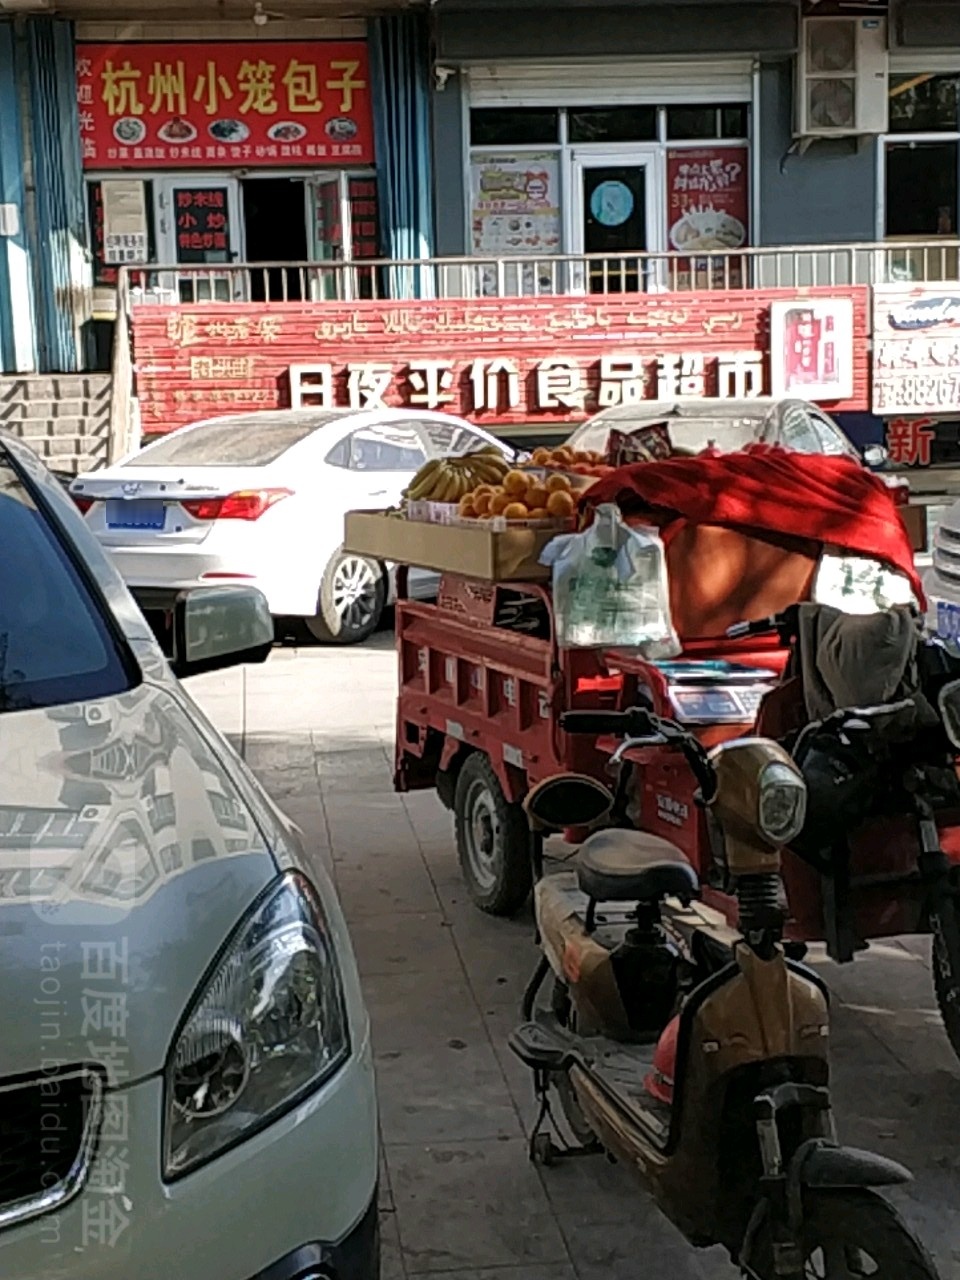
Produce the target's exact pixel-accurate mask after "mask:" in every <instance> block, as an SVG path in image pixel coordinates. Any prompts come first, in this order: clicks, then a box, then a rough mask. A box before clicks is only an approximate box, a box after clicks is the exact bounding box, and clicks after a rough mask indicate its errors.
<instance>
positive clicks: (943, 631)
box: [936, 600, 960, 640]
mask: <svg viewBox="0 0 960 1280" xmlns="http://www.w3.org/2000/svg"><path fill="white" fill-rule="evenodd" d="M936 604H937V635H938V636H942V638H943V639H944V640H960V605H958V604H950V603H949V602H948V601H946V600H938V601H937V602H936Z"/></svg>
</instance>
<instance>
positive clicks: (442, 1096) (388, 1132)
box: [374, 1035, 521, 1144]
mask: <svg viewBox="0 0 960 1280" xmlns="http://www.w3.org/2000/svg"><path fill="white" fill-rule="evenodd" d="M377 1044H378V1041H377V1037H376V1035H374V1046H375V1062H376V1067H377V1094H378V1097H379V1100H380V1123H381V1127H382V1129H383V1134H384V1138H385V1140H386V1141H387V1143H391V1144H392V1143H404V1144H410V1143H436V1142H479V1141H481V1140H483V1139H489V1138H516V1137H519V1136H520V1135H521V1129H520V1121H519V1119H518V1116H517V1113H516V1111H515V1109H514V1107H513V1104H512V1102H511V1100H510V1097H509V1095H508V1093H507V1091H506V1088H505V1085H504V1080H503V1074H502V1072H501V1070H500V1066H499V1063H498V1062H497V1059H496V1056H495V1055H494V1053H493V1050H492V1049H490V1048H489V1046H487V1045H477V1044H476V1043H472V1044H471V1043H468V1042H467V1041H464V1040H461V1039H458V1038H456V1037H453V1038H452V1039H451V1040H449V1041H447V1042H446V1043H444V1044H431V1045H429V1046H426V1047H423V1048H420V1049H391V1050H383V1051H381V1050H380V1049H378V1048H377V1047H376V1046H377ZM460 1046H462V1047H460Z"/></svg>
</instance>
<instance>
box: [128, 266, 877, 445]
mask: <svg viewBox="0 0 960 1280" xmlns="http://www.w3.org/2000/svg"><path fill="white" fill-rule="evenodd" d="M829 296H830V297H831V298H832V297H834V296H835V295H834V294H833V293H832V292H831V293H830V294H829ZM845 296H847V297H849V298H850V299H852V302H853V314H854V323H855V326H856V332H857V334H858V335H859V337H860V341H859V342H858V343H857V345H856V351H855V354H854V357H853V372H854V385H853V391H852V394H851V396H850V397H849V398H848V400H847V401H845V402H843V403H841V404H839V405H837V404H834V405H833V406H832V407H834V408H847V409H863V408H865V407H866V403H867V354H866V343H865V341H863V338H864V335H865V332H866V315H867V303H866V290H865V289H851V290H849V291H846V295H845ZM817 297H818V294H817V291H815V290H814V291H811V294H810V298H813V299H816V298H817ZM778 301H787V302H795V301H796V298H795V295H793V294H789V293H788V294H785V293H784V291H782V290H769V291H766V292H756V293H742V292H730V293H719V292H711V293H703V294H685V295H682V296H677V297H675V298H667V297H665V296H663V295H643V294H641V295H634V296H633V297H630V296H627V295H618V296H617V297H606V298H597V299H596V300H595V301H594V300H592V299H583V298H558V299H549V298H513V299H480V300H478V301H476V302H467V301H460V300H453V301H448V302H358V303H353V304H348V303H333V302H330V303H323V302H321V303H316V304H310V303H287V304H279V303H274V304H272V305H271V306H270V308H269V310H268V309H267V308H265V307H264V306H263V305H262V304H255V303H236V304H228V303H224V304H216V303H209V304H201V305H199V306H179V307H154V306H137V307H135V309H134V315H133V328H134V358H135V360H136V362H137V368H138V380H137V381H138V388H139V393H140V408H141V418H142V421H143V429H144V431H145V432H155V431H164V430H170V429H171V428H173V427H175V426H180V425H183V424H184V423H187V422H190V421H193V420H195V419H197V418H199V417H202V416H204V415H205V414H215V413H218V412H221V413H225V412H228V411H231V410H234V411H235V410H237V409H239V408H243V407H246V408H258V407H265V406H268V405H272V406H277V407H279V406H282V405H284V404H289V403H290V385H291V368H293V369H294V370H295V374H294V379H293V380H294V381H295V382H296V384H297V385H298V386H299V387H300V388H301V390H302V398H303V403H307V404H316V405H328V406H341V405H342V406H354V407H357V408H375V407H377V406H381V405H388V406H397V407H408V408H423V409H444V410H448V411H449V412H451V413H457V414H461V415H463V416H467V417H470V418H472V419H474V420H476V421H477V422H479V423H482V424H485V425H490V426H494V427H498V426H499V427H503V426H509V425H511V424H519V423H538V422H540V423H543V424H545V425H549V424H550V423H564V422H569V423H575V422H579V421H582V420H583V419H584V418H586V417H588V416H589V415H590V414H592V413H595V412H596V411H597V410H598V409H601V408H605V407H608V406H612V405H618V404H625V403H631V402H635V401H642V400H653V399H657V398H660V399H676V398H677V397H682V396H687V397H706V398H716V399H741V398H751V397H755V396H761V395H769V394H770V390H771V382H770V367H769V366H770V361H769V357H768V352H767V349H766V348H767V337H766V335H767V333H768V330H769V312H770V306H771V303H773V302H778ZM804 301H807V298H806V297H805V299H804Z"/></svg>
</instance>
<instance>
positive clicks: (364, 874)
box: [331, 836, 438, 920]
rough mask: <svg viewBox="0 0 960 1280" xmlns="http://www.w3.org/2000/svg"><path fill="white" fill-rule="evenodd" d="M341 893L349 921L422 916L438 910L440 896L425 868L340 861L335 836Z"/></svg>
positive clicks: (335, 856) (338, 882)
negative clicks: (356, 863) (392, 916)
mask: <svg viewBox="0 0 960 1280" xmlns="http://www.w3.org/2000/svg"><path fill="white" fill-rule="evenodd" d="M331 847H332V851H333V858H334V866H335V868H336V880H337V890H338V892H339V894H340V901H341V903H342V904H343V909H344V912H345V913H346V916H347V919H348V920H350V919H351V918H353V917H354V916H356V917H360V916H384V915H394V916H402V915H407V914H409V913H411V912H412V913H414V914H415V915H421V914H423V913H425V912H431V911H436V910H437V905H438V904H437V895H436V893H435V891H434V888H433V884H432V882H431V880H430V877H429V876H428V875H427V873H426V871H424V869H423V867H422V866H419V867H418V866H415V865H414V866H403V865H401V866H397V865H390V863H389V862H387V861H385V860H384V861H383V862H382V863H380V864H379V865H378V864H375V863H373V864H372V863H370V861H369V860H367V861H365V863H364V864H362V865H351V866H347V865H345V864H344V863H343V862H342V861H339V862H338V861H337V857H338V852H342V846H340V850H338V846H337V841H336V837H335V836H331Z"/></svg>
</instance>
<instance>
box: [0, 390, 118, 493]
mask: <svg viewBox="0 0 960 1280" xmlns="http://www.w3.org/2000/svg"><path fill="white" fill-rule="evenodd" d="M110 388H111V379H110V375H109V374H103V373H88V374H40V375H37V376H32V375H31V376H27V377H17V376H8V377H0V431H8V432H9V433H10V434H11V435H14V436H18V437H19V438H20V439H21V440H23V442H24V443H25V444H28V445H29V446H30V447H31V448H32V449H33V450H34V452H35V453H37V454H39V455H40V457H41V458H42V459H43V460H44V462H46V464H47V466H49V467H51V468H53V469H54V470H55V471H63V472H69V473H70V474H76V473H77V472H80V471H90V470H92V469H94V468H95V467H103V466H106V464H107V460H108V456H109V446H110Z"/></svg>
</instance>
